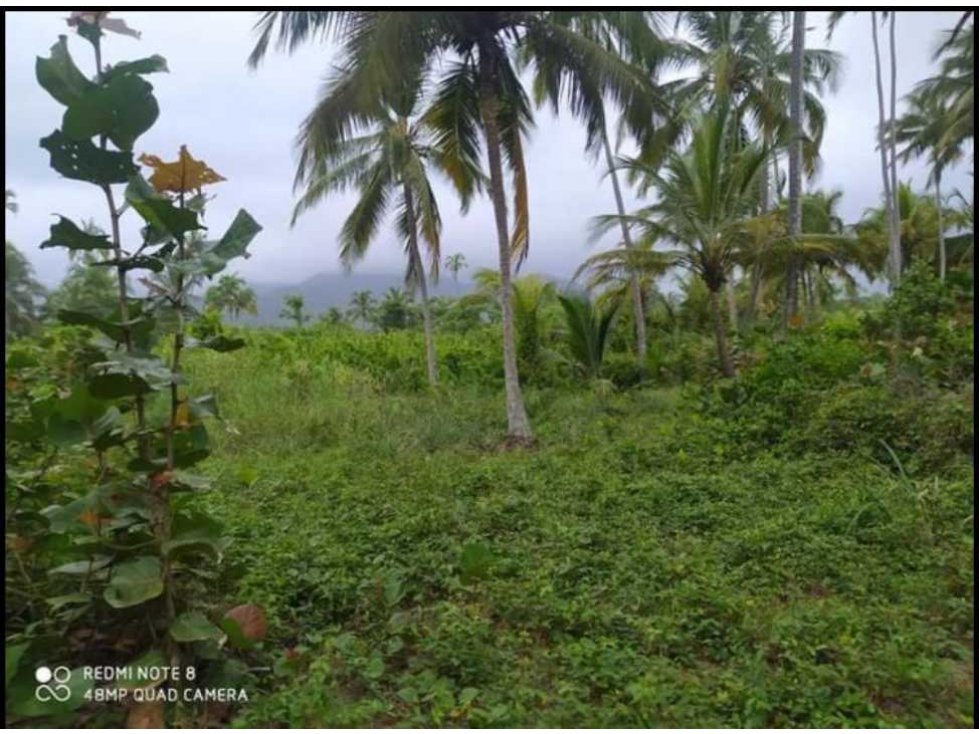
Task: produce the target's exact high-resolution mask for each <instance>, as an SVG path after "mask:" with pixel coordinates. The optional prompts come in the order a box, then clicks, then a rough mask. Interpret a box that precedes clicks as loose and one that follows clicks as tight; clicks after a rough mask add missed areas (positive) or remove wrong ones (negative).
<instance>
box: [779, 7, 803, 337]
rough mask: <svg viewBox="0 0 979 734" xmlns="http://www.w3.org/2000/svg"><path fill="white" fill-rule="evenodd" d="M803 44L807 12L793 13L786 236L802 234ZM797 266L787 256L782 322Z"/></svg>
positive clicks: (795, 295)
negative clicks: (787, 233) (787, 229)
mask: <svg viewBox="0 0 979 734" xmlns="http://www.w3.org/2000/svg"><path fill="white" fill-rule="evenodd" d="M805 46H806V13H805V11H801V10H797V11H794V12H793V13H792V67H791V79H790V86H789V94H790V95H791V96H790V97H789V119H790V120H791V125H792V141H791V144H790V146H789V236H790V237H798V236H799V235H800V234H801V233H802V59H803V53H804V51H805ZM798 269H799V266H798V262H797V261H796V258H795V257H794V256H793V255H790V256H789V265H788V271H787V272H786V283H785V313H784V318H785V324H786V325H788V323H789V320H790V319H791V318H792V317H793V316H795V315H796V312H797V311H798V310H799V290H798V287H799V280H798V279H799V272H798Z"/></svg>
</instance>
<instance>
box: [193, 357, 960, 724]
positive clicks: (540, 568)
mask: <svg viewBox="0 0 979 734" xmlns="http://www.w3.org/2000/svg"><path fill="white" fill-rule="evenodd" d="M420 356H421V352H420V351H419V352H418V357H419V359H420ZM419 367H420V365H419ZM190 371H191V373H192V381H193V383H194V384H195V386H196V387H197V388H198V390H199V391H206V390H207V389H213V390H214V391H215V392H216V393H217V395H218V397H219V400H220V404H221V408H222V411H223V413H224V416H225V419H226V421H227V422H226V423H225V424H224V425H221V424H217V423H216V424H214V425H213V426H212V436H213V438H214V439H215V443H216V445H217V448H216V451H215V454H214V456H213V457H212V458H211V459H210V460H208V462H207V463H206V464H205V465H204V466H205V469H206V471H207V472H208V473H209V474H210V475H212V476H213V477H215V478H216V479H217V480H218V481H217V482H216V485H217V486H218V489H217V490H215V491H213V492H211V493H209V494H207V495H204V496H203V497H202V499H201V501H203V502H205V503H206V504H207V505H208V508H209V509H210V510H211V511H213V512H214V513H215V514H216V515H217V516H218V517H219V518H220V519H221V520H222V521H223V522H224V523H225V525H226V527H227V528H228V530H229V532H230V534H231V535H232V536H233V537H234V539H235V542H234V544H233V546H232V547H231V548H230V549H229V552H228V558H227V560H226V562H227V563H228V564H229V565H231V566H232V567H234V568H235V569H236V571H237V575H238V578H237V580H235V581H234V582H232V583H229V585H228V588H227V589H225V591H224V593H225V595H226V596H227V598H228V599H229V600H235V601H238V602H244V601H249V602H256V603H259V604H262V605H263V606H265V608H266V609H267V611H268V614H269V618H270V624H271V631H270V636H269V639H268V640H267V641H266V643H265V648H266V651H267V652H268V653H269V655H270V658H272V659H275V658H279V657H280V656H281V655H282V653H283V652H284V651H285V650H286V649H289V648H295V649H296V651H297V652H298V653H299V657H298V658H297V660H296V661H295V663H294V664H293V666H292V667H293V668H294V669H295V670H293V671H292V672H286V671H285V670H283V668H282V667H281V666H276V672H274V673H273V672H270V673H265V674H260V675H259V676H258V677H257V678H256V681H255V683H254V686H253V690H252V691H251V693H252V696H251V698H252V700H251V702H250V703H249V704H247V705H245V706H243V707H242V708H241V709H239V711H238V714H237V719H236V723H237V724H240V725H249V726H264V725H268V726H276V725H292V726H311V727H316V726H332V727H341V726H397V725H413V726H524V727H559V726H564V727H572V726H574V727H615V726H621V727H710V726H718V727H720V726H795V727H802V726H805V727H834V726H969V725H971V723H972V716H973V712H972V702H971V701H972V652H971V648H972V634H973V633H972V630H973V626H972V601H971V598H972V571H971V569H972V546H973V542H972V523H971V519H970V515H971V513H972V483H971V470H969V469H967V468H962V470H961V471H958V470H953V471H949V472H946V473H944V474H942V475H941V476H938V477H934V476H928V477H923V476H922V477H917V478H914V479H907V478H905V477H903V476H902V475H901V473H900V472H898V471H897V470H896V468H895V467H894V466H893V465H885V464H879V463H877V462H876V461H874V460H873V459H872V458H870V457H869V455H864V454H854V455H848V454H846V453H839V452H837V453H832V454H829V453H827V454H808V455H802V456H791V457H790V456H786V455H779V454H776V453H773V452H770V451H766V450H760V449H759V448H758V447H757V445H754V444H751V445H747V444H742V443H741V442H739V440H738V439H737V438H736V436H737V435H738V434H737V433H732V432H730V431H728V430H727V429H726V427H725V425H724V424H723V422H722V421H719V420H717V419H712V418H706V417H702V416H701V415H700V414H699V413H698V412H697V411H696V410H694V409H693V408H692V407H691V406H692V401H691V400H690V399H689V398H688V397H687V396H685V395H684V394H683V393H682V392H680V391H663V390H634V391H629V392H625V393H619V394H608V393H607V391H606V390H605V389H603V386H602V385H601V384H598V385H596V386H595V387H594V388H588V387H579V388H577V389H564V390H539V391H535V390H531V391H528V394H527V404H528V410H529V412H530V414H531V417H532V420H533V422H534V426H535V430H536V432H537V435H538V440H539V446H538V447H537V449H536V450H533V451H518V452H503V451H500V450H499V445H500V443H501V441H502V438H503V429H504V427H505V421H504V415H503V401H502V395H501V394H500V393H501V391H499V390H497V389H495V388H482V389H477V388H474V387H467V386H465V385H455V386H450V387H448V388H446V389H445V392H443V393H442V394H438V395H432V394H427V393H425V392H408V391H397V390H393V389H391V388H390V387H389V386H385V385H383V384H382V383H381V382H380V381H379V380H378V379H376V378H375V377H372V376H370V375H368V374H366V373H365V372H363V371H361V370H358V369H356V368H351V367H349V366H344V365H341V364H339V363H337V362H335V361H328V360H325V359H324V360H310V361H308V362H307V363H306V364H305V365H299V366H297V365H296V364H295V363H292V364H291V365H289V366H285V367H284V366H282V365H275V364H272V363H270V361H269V359H268V357H267V355H266V356H263V354H262V351H261V350H256V349H247V350H244V351H242V352H238V353H236V354H234V355H232V356H231V357H230V358H229V357H227V356H223V355H210V354H195V355H194V356H193V358H192V361H191V363H190Z"/></svg>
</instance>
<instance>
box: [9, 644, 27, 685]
mask: <svg viewBox="0 0 979 734" xmlns="http://www.w3.org/2000/svg"><path fill="white" fill-rule="evenodd" d="M28 647H30V643H29V642H22V643H20V644H19V645H6V646H5V647H4V651H3V658H4V675H5V678H4V684H3V685H4V688H6V687H7V686H9V685H10V681H11V679H13V677H14V673H16V672H17V666H18V665H19V664H20V659H21V658H22V657H23V656H24V653H25V652H26V651H27V648H28Z"/></svg>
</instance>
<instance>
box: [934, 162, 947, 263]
mask: <svg viewBox="0 0 979 734" xmlns="http://www.w3.org/2000/svg"><path fill="white" fill-rule="evenodd" d="M935 208H936V209H937V211H938V277H939V278H940V279H941V280H942V282H944V281H945V270H946V267H947V260H946V255H945V224H944V223H943V222H942V174H941V173H939V172H938V171H936V172H935Z"/></svg>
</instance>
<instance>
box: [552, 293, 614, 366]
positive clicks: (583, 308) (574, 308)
mask: <svg viewBox="0 0 979 734" xmlns="http://www.w3.org/2000/svg"><path fill="white" fill-rule="evenodd" d="M558 300H559V301H560V303H561V307H562V308H563V309H564V315H565V318H566V321H567V327H568V347H569V348H570V350H571V354H572V356H573V357H574V359H575V361H576V362H577V363H578V366H579V367H580V368H581V369H582V371H583V372H584V373H585V375H586V376H587V377H590V378H596V377H598V376H599V373H600V372H601V369H602V361H603V360H604V358H605V346H606V345H607V344H608V337H609V329H610V328H611V326H612V320H613V319H614V318H615V314H616V311H617V308H616V307H615V306H612V307H611V308H607V309H605V310H604V311H600V310H598V309H597V308H596V307H595V305H594V304H593V303H592V302H591V301H590V300H589V299H588V297H587V296H583V295H560V296H558Z"/></svg>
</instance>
